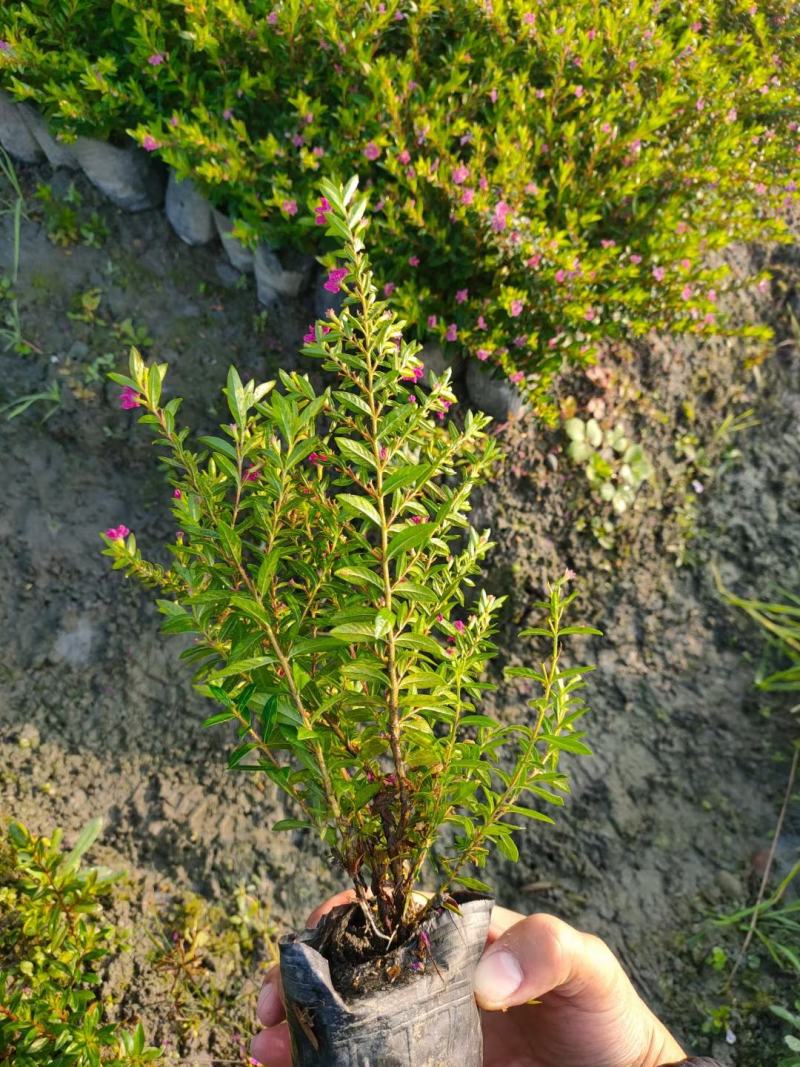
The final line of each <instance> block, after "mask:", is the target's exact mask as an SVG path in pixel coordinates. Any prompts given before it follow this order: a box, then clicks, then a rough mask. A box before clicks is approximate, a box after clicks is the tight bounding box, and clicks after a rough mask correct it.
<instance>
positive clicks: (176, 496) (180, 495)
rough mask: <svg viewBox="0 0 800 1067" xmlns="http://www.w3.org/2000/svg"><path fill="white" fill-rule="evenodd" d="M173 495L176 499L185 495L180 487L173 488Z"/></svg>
mask: <svg viewBox="0 0 800 1067" xmlns="http://www.w3.org/2000/svg"><path fill="white" fill-rule="evenodd" d="M172 496H173V498H174V499H175V500H180V498H181V497H182V496H183V493H182V492H181V491H180V489H173V490H172Z"/></svg>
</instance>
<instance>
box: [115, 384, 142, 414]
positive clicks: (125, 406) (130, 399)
mask: <svg viewBox="0 0 800 1067" xmlns="http://www.w3.org/2000/svg"><path fill="white" fill-rule="evenodd" d="M141 402H142V398H141V395H140V393H139V391H138V390H137V389H134V388H132V386H130V385H126V386H125V388H124V389H123V390H122V392H121V393H120V394H119V406H120V407H121V408H122V410H123V411H132V410H133V408H138V406H139V404H141Z"/></svg>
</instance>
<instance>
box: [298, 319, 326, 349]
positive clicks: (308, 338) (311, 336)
mask: <svg viewBox="0 0 800 1067" xmlns="http://www.w3.org/2000/svg"><path fill="white" fill-rule="evenodd" d="M321 329H322V333H323V336H324V335H325V334H326V333H330V332H331V328H330V326H326V325H325V324H324V323H323V324H322V326H321ZM316 339H317V334H316V329H315V323H313V322H312V323H310V324H309V327H308V329H307V330H306V332H305V333H304V334H303V342H304V343H305V344H307V345H313V344H314V342H315V341H316Z"/></svg>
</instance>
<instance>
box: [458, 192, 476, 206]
mask: <svg viewBox="0 0 800 1067" xmlns="http://www.w3.org/2000/svg"><path fill="white" fill-rule="evenodd" d="M474 199H475V190H474V189H462V191H461V203H462V204H466V205H467V206H469V204H471V203H472V201H473V200H474Z"/></svg>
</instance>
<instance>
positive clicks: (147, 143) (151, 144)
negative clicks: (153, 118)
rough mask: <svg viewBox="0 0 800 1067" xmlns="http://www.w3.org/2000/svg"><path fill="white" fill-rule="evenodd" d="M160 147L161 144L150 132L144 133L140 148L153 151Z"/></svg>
mask: <svg viewBox="0 0 800 1067" xmlns="http://www.w3.org/2000/svg"><path fill="white" fill-rule="evenodd" d="M160 147H161V145H160V144H159V143H158V141H157V140H156V139H155V137H153V135H152V134H151V133H146V134H145V135H144V137H143V138H142V148H143V149H144V150H145V152H155V150H156V149H157V148H160Z"/></svg>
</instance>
